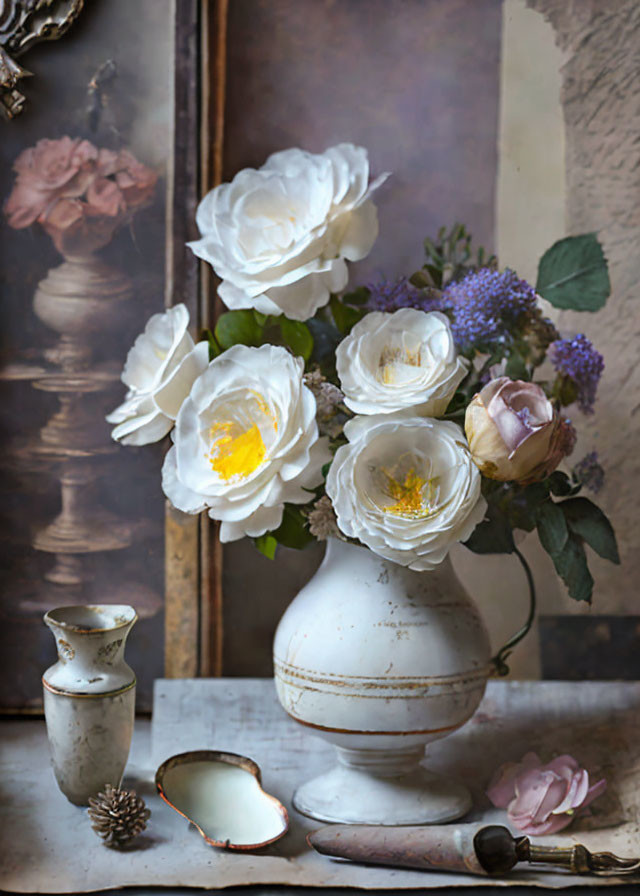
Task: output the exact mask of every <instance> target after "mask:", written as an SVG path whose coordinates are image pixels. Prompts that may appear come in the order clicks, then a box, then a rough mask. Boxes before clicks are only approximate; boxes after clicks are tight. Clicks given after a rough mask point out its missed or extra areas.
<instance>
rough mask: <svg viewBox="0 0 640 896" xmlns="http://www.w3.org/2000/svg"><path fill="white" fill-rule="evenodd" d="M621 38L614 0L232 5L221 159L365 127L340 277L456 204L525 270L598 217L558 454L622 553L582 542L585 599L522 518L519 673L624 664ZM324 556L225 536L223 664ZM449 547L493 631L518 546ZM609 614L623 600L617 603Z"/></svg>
mask: <svg viewBox="0 0 640 896" xmlns="http://www.w3.org/2000/svg"><path fill="white" fill-rule="evenodd" d="M639 38H640V7H638V4H637V3H634V2H633V0H612V2H609V3H607V4H602V3H599V2H598V0H584V2H581V3H579V4H567V3H565V2H563V0H528V2H527V0H504V2H503V3H502V2H499V0H403V2H402V3H393V4H391V3H388V2H384V0H337V2H336V0H302V2H300V0H269V2H266V0H236V2H234V3H233V4H231V9H230V20H229V35H228V47H229V72H228V95H227V116H226V131H225V178H230V177H232V176H233V174H234V173H235V172H236V171H237V170H238V169H240V168H242V167H244V166H247V165H251V166H257V165H260V164H262V162H263V161H264V159H265V158H266V156H267V155H268V154H269V153H270V152H273V151H274V150H277V149H282V148H284V147H287V146H292V145H300V146H303V147H304V148H306V149H310V150H314V151H320V150H322V149H324V148H325V147H326V146H328V145H331V144H332V143H334V142H338V141H341V140H350V141H353V142H356V143H361V144H363V145H365V146H367V147H368V148H369V150H370V155H371V162H372V166H373V170H374V172H380V171H384V170H388V171H391V172H392V177H391V178H390V179H389V181H388V182H387V184H385V186H384V187H383V188H382V189H381V190H380V191H379V193H378V194H377V199H376V202H377V205H378V209H379V217H380V237H379V239H378V243H377V245H376V246H375V247H374V250H373V252H372V253H371V255H370V256H369V258H368V259H367V260H366V261H364V262H361V263H360V264H359V265H354V266H352V268H351V272H352V273H351V280H350V282H351V284H354V285H355V284H360V283H366V282H368V281H370V280H372V279H375V278H377V277H378V276H380V275H385V276H386V277H388V278H390V279H393V278H395V277H396V276H398V275H400V274H403V273H410V272H411V271H412V270H414V269H415V268H416V267H417V266H418V265H419V264H420V262H421V242H422V239H423V237H424V236H426V235H430V236H433V235H434V233H435V231H436V230H437V228H438V227H439V226H440V225H441V224H447V225H450V224H452V223H453V222H455V221H458V220H460V221H463V222H465V223H466V224H467V225H468V226H469V228H470V229H471V230H472V232H473V233H474V236H475V237H476V240H477V242H478V243H481V244H483V245H485V247H487V248H488V249H490V250H493V251H497V252H498V254H499V258H500V261H501V264H502V265H512V266H513V267H515V268H516V269H517V270H518V271H519V272H520V273H521V274H522V275H523V276H525V277H528V278H530V279H532V280H534V281H535V274H536V264H537V261H538V259H539V257H540V255H541V254H542V252H543V251H544V250H545V249H546V248H548V247H549V246H550V245H551V244H552V243H553V242H554V241H555V240H556V239H559V238H561V237H563V236H565V235H567V234H572V233H580V232H584V231H592V230H596V231H598V233H599V235H600V238H601V240H602V241H603V243H604V246H605V250H606V252H607V255H608V257H609V261H610V273H611V278H612V284H613V295H612V297H611V299H610V300H609V303H608V305H607V307H606V309H605V310H604V311H602V312H600V313H598V314H596V315H588V314H587V315H576V314H573V315H571V314H568V313H564V314H562V315H560V316H558V315H556V319H557V320H558V323H559V325H560V326H561V328H562V329H563V331H565V332H566V333H567V334H569V333H575V332H577V331H583V332H585V333H586V334H587V335H588V336H589V338H591V339H592V340H593V342H594V344H595V345H596V347H597V348H598V349H599V350H600V351H602V352H603V354H604V355H605V362H606V369H605V374H604V377H603V380H602V383H601V387H600V399H599V402H598V404H597V405H596V415H595V416H594V417H593V418H592V419H591V420H588V419H584V418H582V419H578V418H579V415H578V414H576V415H575V418H576V419H575V422H576V424H577V426H578V430H579V432H580V442H579V447H578V449H577V451H576V455H575V457H574V458H572V461H573V462H576V461H577V460H579V458H580V457H581V456H583V455H584V454H586V453H587V452H588V451H591V450H597V451H598V452H599V454H600V456H601V460H602V462H603V464H604V466H605V468H606V469H607V479H606V484H605V487H604V489H603V491H602V492H601V494H600V495H599V496H598V500H599V502H601V503H602V505H603V507H604V509H605V510H606V512H607V513H608V514H609V515H610V517H611V519H612V521H613V523H614V525H615V527H616V529H617V532H618V537H619V540H620V547H621V555H622V565H621V567H620V568H613V567H611V565H610V564H606V563H605V562H603V561H602V562H601V561H599V560H598V558H595V557H591V558H590V564H591V563H593V568H594V569H595V578H596V587H595V591H594V605H593V607H592V608H589V607H587V606H584V605H577V604H575V603H574V602H572V601H571V600H570V599H569V598H568V597H567V596H566V595H565V593H564V591H563V587H562V585H561V584H560V583H559V582H558V580H557V577H556V575H555V573H554V570H553V567H552V564H551V562H550V560H549V558H548V557H546V555H544V553H543V552H542V550H541V549H540V547H539V545H538V544H537V543H536V537H535V536H534V537H528V538H526V539H525V541H524V544H523V550H524V552H525V554H526V555H527V557H528V558H529V560H530V561H531V563H532V565H533V567H534V570H535V576H536V582H537V585H538V591H539V596H540V623H539V625H537V626H536V629H535V631H534V632H533V633H532V634H531V635H530V636H529V638H528V639H527V640H526V641H525V642H524V643H523V644H522V645H521V646H519V647H518V649H517V651H516V653H515V654H514V656H513V658H512V670H513V674H514V675H515V676H517V677H534V678H535V677H539V676H543V677H545V676H546V677H555V678H575V677H582V676H584V675H587V676H588V677H592V678H608V677H620V676H623V677H627V678H635V677H638V676H639V675H640V659H639V658H640V650H639V648H640V625H639V623H640V617H638V616H637V615H636V614H637V608H636V603H637V601H636V587H635V584H634V582H635V581H636V580H637V575H638V573H637V564H638V559H637V558H638V553H637V549H636V545H635V531H636V529H637V525H636V523H637V509H636V508H637V505H638V486H637V482H638V476H637V466H638V455H637V451H636V450H635V447H634V446H635V443H636V441H637V432H636V430H637V427H638V422H637V421H638V415H636V414H635V411H636V410H637V407H636V405H637V401H638V398H637V396H638V394H639V393H638V385H639V384H638V381H637V380H638V376H639V374H638V366H637V344H638V320H639V319H640V318H639V317H638V311H637V307H636V306H637V296H636V293H637V283H638V280H639V278H640V277H639V275H640V269H639V266H640V262H639V260H638V253H637V252H636V251H635V250H634V248H633V247H634V246H636V245H637V243H638V237H639V236H640V233H639V227H640V219H639V217H638V208H639V206H638V201H637V199H638V195H640V192H639V188H640V166H638V164H637V162H638V153H637V140H638V133H640V103H639V102H638V88H637V78H634V76H633V73H634V71H635V72H637V67H638V63H639V62H640V59H639V50H638V48H639V47H640V40H639ZM321 556H322V548H320V547H319V546H315V545H314V546H313V547H312V548H310V549H308V550H307V551H305V552H304V553H303V554H302V555H299V554H296V553H295V552H292V551H287V550H286V549H281V554H280V559H279V560H278V562H276V563H271V562H270V561H268V560H266V559H264V558H262V557H261V556H260V555H258V554H257V553H256V552H255V550H254V549H253V547H252V546H251V545H250V544H249V543H247V542H240V543H236V544H232V545H227V546H226V547H225V551H224V557H225V564H224V600H225V670H226V671H228V672H229V673H231V674H241V675H252V674H261V675H262V674H269V672H270V640H271V635H272V633H273V631H274V629H275V626H276V624H277V620H278V618H279V616H280V615H281V613H282V611H283V610H284V608H285V607H286V606H287V604H288V603H289V601H290V600H291V598H292V597H293V595H294V594H295V593H296V591H297V590H298V589H299V587H300V586H301V585H302V584H304V582H305V581H306V580H307V579H308V577H309V575H310V574H311V573H312V572H313V571H314V569H315V568H316V567H317V565H318V563H319V561H320V558H321ZM453 557H454V563H455V565H456V568H457V569H458V572H459V574H460V576H461V577H462V579H463V581H464V582H465V583H466V584H467V586H468V587H469V589H470V590H471V592H472V593H473V594H474V596H475V597H476V598H477V600H478V602H479V603H480V605H481V608H482V610H483V613H484V615H485V618H486V620H487V623H488V626H489V628H490V631H491V635H492V640H493V642H494V645H495V647H496V648H497V647H498V646H499V645H500V644H501V643H503V642H504V641H505V640H506V639H507V638H508V637H509V635H511V634H512V633H513V632H514V631H516V630H517V629H518V628H519V627H520V625H521V624H522V622H523V621H524V618H525V616H526V610H527V607H526V601H527V597H526V587H525V582H524V581H523V577H522V571H521V569H520V567H519V564H518V563H517V561H516V560H515V559H514V558H512V557H504V556H495V557H487V556H483V557H478V556H476V555H472V554H470V553H469V552H468V551H466V549H465V548H463V547H457V548H455V549H454V551H453ZM576 615H579V616H581V617H583V618H581V619H580V620H577V619H575V616H576ZM620 617H631V618H630V619H627V623H628V624H626V625H625V623H624V622H621V624H620V625H616V623H615V620H616V619H618V618H620ZM623 628H624V630H625V632H626V637H625V638H623V639H620V631H621V629H623ZM621 652H622V653H621ZM614 655H615V658H614Z"/></svg>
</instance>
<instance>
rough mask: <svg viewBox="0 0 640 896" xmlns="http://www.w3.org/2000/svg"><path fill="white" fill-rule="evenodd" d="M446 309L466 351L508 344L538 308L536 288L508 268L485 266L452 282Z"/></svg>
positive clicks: (456, 335)
mask: <svg viewBox="0 0 640 896" xmlns="http://www.w3.org/2000/svg"><path fill="white" fill-rule="evenodd" d="M442 298H443V309H444V310H445V311H451V312H452V314H453V324H452V329H453V335H454V338H455V340H456V342H457V344H458V346H459V347H460V349H461V350H462V351H464V352H466V351H469V350H472V349H477V350H479V351H483V352H491V351H495V350H496V349H498V348H499V347H501V346H505V347H507V346H508V345H509V344H510V342H511V340H512V338H513V336H514V335H515V334H517V333H518V332H519V331H521V330H522V329H523V327H524V325H525V323H526V322H527V321H528V320H529V319H530V318H531V316H532V315H533V313H534V311H535V308H536V301H537V298H536V291H535V289H534V288H533V286H531V285H530V284H529V283H527V282H526V280H520V278H519V277H518V276H517V274H516V273H515V272H514V271H512V270H510V269H509V268H507V269H506V270H504V271H496V270H494V269H493V268H482V269H481V270H479V271H475V272H473V273H471V274H467V276H466V277H465V278H464V279H463V280H460V281H458V282H457V283H452V284H450V285H449V286H448V287H447V288H446V289H445V291H444V293H443V297H442Z"/></svg>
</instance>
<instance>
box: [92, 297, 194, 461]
mask: <svg viewBox="0 0 640 896" xmlns="http://www.w3.org/2000/svg"><path fill="white" fill-rule="evenodd" d="M188 325H189V312H188V311H187V309H186V307H185V306H184V305H174V307H173V308H170V309H169V310H168V311H165V312H164V313H163V314H154V315H153V317H151V318H150V319H149V321H148V323H147V325H146V327H145V328H144V333H141V334H140V335H139V336H138V338H137V339H136V341H135V342H134V344H133V346H132V348H131V349H130V350H129V354H128V355H127V360H126V362H125V365H124V370H123V371H122V382H123V383H124V384H125V386H128V387H129V391H128V392H127V394H126V396H125V400H124V402H123V403H122V404H121V405H120V406H119V407H117V408H116V409H115V411H112V412H111V413H110V414H109V415H108V417H107V421H108V422H109V423H116V424H117V426H116V427H115V429H114V430H113V432H112V433H111V435H112V437H113V438H114V439H115V440H116V441H118V442H122V443H123V444H124V445H148V444H149V443H150V442H157V441H159V440H160V439H162V438H164V436H166V435H167V433H168V432H169V431H170V430H171V428H172V427H173V424H174V421H175V419H176V417H177V415H178V411H179V410H180V405H181V404H182V402H183V401H184V399H185V398H186V397H187V395H188V394H189V391H190V389H191V386H192V385H193V381H194V380H195V379H196V377H197V376H199V375H200V374H201V373H202V371H203V370H204V369H205V368H206V366H207V364H208V363H209V346H208V345H207V343H206V342H199V343H198V345H194V343H193V339H192V338H191V336H190V335H189V333H188V332H187V326H188Z"/></svg>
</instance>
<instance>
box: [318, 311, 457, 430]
mask: <svg viewBox="0 0 640 896" xmlns="http://www.w3.org/2000/svg"><path fill="white" fill-rule="evenodd" d="M336 364H337V369H338V376H339V378H340V384H341V386H342V391H343V392H344V396H345V399H344V400H345V403H346V404H347V406H348V407H349V408H351V410H352V411H354V412H355V413H356V414H390V413H393V412H394V411H399V410H402V409H404V408H412V409H413V410H414V411H415V413H416V414H422V415H424V416H429V417H438V416H439V415H440V414H443V413H444V412H445V410H446V407H447V405H448V404H449V402H450V400H451V398H452V397H453V393H454V392H455V391H456V389H457V387H458V385H459V384H460V382H461V381H462V380H463V379H464V377H465V375H466V373H467V371H468V369H469V365H468V362H467V361H466V360H465V359H464V358H461V357H460V356H459V355H458V353H457V352H456V348H455V344H454V341H453V335H452V333H451V327H450V325H449V319H448V318H447V317H446V315H444V314H441V313H440V312H439V311H430V312H425V311H419V310H417V309H415V308H401V309H400V310H399V311H395V312H393V313H387V312H383V311H374V312H372V313H370V314H367V315H366V316H365V317H364V318H363V319H362V320H361V321H360V322H359V323H357V324H356V325H355V327H354V328H353V329H352V330H351V333H350V334H349V335H348V336H347V337H346V338H345V339H343V340H342V342H341V343H340V345H339V346H338V348H337V351H336Z"/></svg>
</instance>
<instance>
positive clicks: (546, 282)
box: [536, 233, 611, 311]
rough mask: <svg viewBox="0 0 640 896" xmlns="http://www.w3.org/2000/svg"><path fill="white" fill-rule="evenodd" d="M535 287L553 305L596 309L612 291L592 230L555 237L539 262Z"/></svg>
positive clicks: (604, 261)
mask: <svg viewBox="0 0 640 896" xmlns="http://www.w3.org/2000/svg"><path fill="white" fill-rule="evenodd" d="M536 291H537V292H538V293H539V294H540V295H541V296H542V297H543V298H545V299H547V300H548V301H549V302H551V304H552V305H555V307H556V308H571V309H572V310H574V311H597V310H598V309H599V308H602V306H603V305H604V303H605V302H606V301H607V297H608V295H609V293H610V292H611V284H610V282H609V272H608V269H607V260H606V258H605V257H604V252H603V251H602V246H601V245H600V243H599V242H598V238H597V237H596V235H595V233H584V234H582V235H581V236H569V237H566V238H565V239H563V240H558V242H557V243H554V244H553V246H551V248H550V249H547V251H546V252H545V253H544V255H543V256H542V258H541V259H540V264H539V265H538V281H537V283H536Z"/></svg>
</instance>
